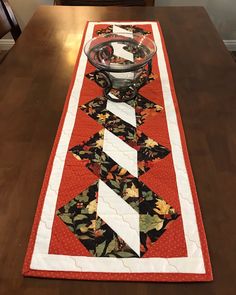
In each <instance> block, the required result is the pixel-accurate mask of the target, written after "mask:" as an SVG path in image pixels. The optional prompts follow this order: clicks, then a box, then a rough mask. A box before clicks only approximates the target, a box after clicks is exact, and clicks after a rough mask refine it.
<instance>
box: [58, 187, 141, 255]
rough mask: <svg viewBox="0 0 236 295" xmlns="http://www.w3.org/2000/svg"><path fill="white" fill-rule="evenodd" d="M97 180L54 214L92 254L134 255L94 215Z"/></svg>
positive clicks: (121, 240)
mask: <svg viewBox="0 0 236 295" xmlns="http://www.w3.org/2000/svg"><path fill="white" fill-rule="evenodd" d="M97 194H98V181H96V182H95V183H94V184H93V185H91V186H90V187H89V188H88V189H86V190H85V191H83V192H82V193H81V194H79V195H78V196H77V197H75V198H74V199H73V200H71V201H70V202H69V203H68V204H66V205H65V206H63V207H61V208H60V209H58V210H57V216H58V217H59V218H60V219H61V220H62V221H63V222H64V223H65V225H66V226H67V227H68V229H69V230H70V231H71V232H73V233H74V234H75V236H76V237H77V238H78V239H79V240H80V242H81V243H82V244H83V245H84V246H85V248H86V249H87V250H88V251H89V252H90V253H91V255H93V256H96V257H127V258H128V257H138V255H137V254H136V253H135V252H134V251H133V250H132V249H131V248H130V247H129V246H128V245H127V244H126V243H125V242H124V240H123V239H121V237H119V236H118V235H117V234H116V233H115V232H114V231H113V230H112V229H111V228H110V227H109V226H108V225H107V224H106V223H105V222H104V221H103V220H102V219H101V218H100V217H98V216H97Z"/></svg>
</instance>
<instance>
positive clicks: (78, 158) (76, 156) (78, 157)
mask: <svg viewBox="0 0 236 295" xmlns="http://www.w3.org/2000/svg"><path fill="white" fill-rule="evenodd" d="M72 155H73V156H74V157H75V158H76V159H77V160H81V158H80V156H78V155H76V154H74V153H72Z"/></svg>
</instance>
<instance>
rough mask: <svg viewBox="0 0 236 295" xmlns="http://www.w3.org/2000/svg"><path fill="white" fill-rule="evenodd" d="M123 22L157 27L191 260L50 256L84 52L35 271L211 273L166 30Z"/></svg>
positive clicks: (59, 149)
mask: <svg viewBox="0 0 236 295" xmlns="http://www.w3.org/2000/svg"><path fill="white" fill-rule="evenodd" d="M96 24H101V23H100V22H99V23H89V25H88V28H87V32H86V36H85V43H86V42H87V41H88V40H89V39H91V38H92V33H93V29H94V25H96ZM104 24H117V22H106V23H104ZM119 24H126V25H128V24H130V25H142V24H150V25H152V30H153V35H154V39H155V43H156V45H157V55H158V66H159V70H160V78H161V83H162V90H163V97H164V102H165V111H166V118H167V124H168V131H169V136H170V141H171V150H172V155H173V160H174V169H175V173H176V180H177V187H178V192H179V196H180V199H179V201H180V205H181V210H182V212H181V214H182V218H183V225H184V234H185V239H186V243H187V252H188V257H179V258H127V259H125V258H117V259H116V258H102V257H99V258H96V257H82V256H69V255H54V254H48V248H49V244H50V239H51V233H52V224H53V219H54V214H55V209H56V201H57V195H58V190H59V187H60V182H61V177H62V172H63V169H64V162H65V157H66V153H67V148H68V144H69V141H70V138H71V133H72V129H73V125H74V121H75V118H76V110H77V106H78V104H79V97H80V90H81V86H82V82H83V78H84V73H85V66H86V63H87V58H86V56H85V54H84V53H83V52H82V55H81V57H80V62H79V66H78V70H77V73H76V79H75V83H74V86H73V89H72V93H71V97H70V101H69V106H68V112H67V114H66V117H65V122H64V125H63V129H62V133H61V137H60V141H59V145H58V147H57V150H56V155H55V159H54V162H53V166H52V171H51V175H50V178H49V185H48V188H47V192H46V196H45V201H44V205H43V210H42V215H41V221H40V223H39V227H38V230H37V235H36V243H35V246H34V251H33V255H32V260H31V265H30V267H31V269H35V270H54V271H90V272H114V273H116V272H123V273H126V272H128V273H132V272H134V273H142V272H146V273H148V272H149V273H155V272H159V273H161V272H165V273H195V274H200V273H201V274H202V273H205V267H204V262H203V257H202V251H201V248H200V242H199V233H198V228H197V223H196V217H195V210H194V205H193V200H192V194H191V189H190V184H189V179H188V174H187V171H186V166H185V162H184V157H183V150H182V145H181V140H180V134H179V129H178V123H177V118H176V114H175V108H174V102H173V98H172V94H171V90H170V82H169V77H168V72H167V68H166V62H165V57H164V52H163V48H162V43H161V37H160V32H159V30H158V27H157V24H156V23H155V22H130V23H127V22H123V23H122V22H121V23H119Z"/></svg>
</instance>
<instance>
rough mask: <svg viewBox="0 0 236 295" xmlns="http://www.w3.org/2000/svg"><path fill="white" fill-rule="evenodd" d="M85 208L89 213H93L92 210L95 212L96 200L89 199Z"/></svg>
mask: <svg viewBox="0 0 236 295" xmlns="http://www.w3.org/2000/svg"><path fill="white" fill-rule="evenodd" d="M86 208H87V209H88V213H89V214H93V213H94V212H96V210H97V202H96V200H93V201H91V202H90V203H89V204H88V205H87V207H86Z"/></svg>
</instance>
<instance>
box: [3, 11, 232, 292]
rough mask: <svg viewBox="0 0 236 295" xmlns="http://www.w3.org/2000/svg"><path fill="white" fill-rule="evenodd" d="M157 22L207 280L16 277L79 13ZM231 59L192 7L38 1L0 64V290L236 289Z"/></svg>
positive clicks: (76, 39)
mask: <svg viewBox="0 0 236 295" xmlns="http://www.w3.org/2000/svg"><path fill="white" fill-rule="evenodd" d="M157 19H158V20H159V21H160V23H161V26H162V30H163V33H164V37H165V42H166V46H167V51H168V54H169V58H170V64H171V67H172V73H173V78H174V83H175V87H176V92H177V97H178V100H179V105H180V110H181V114H182V119H183V124H184V129H185V133H186V140H187V144H188V150H189V155H190V160H191V164H192V168H193V174H194V177H195V181H196V186H197V190H198V195H199V201H200V205H201V209H202V214H203V220H204V225H205V230H206V234H207V239H208V244H209V250H210V256H211V261H212V266H213V273H214V281H213V282H210V283H139V282H136V283H129V282H93V281H90V282H86V281H66V280H53V279H37V278H23V277H22V275H21V269H22V264H23V260H24V256H25V252H26V248H27V244H28V239H29V235H30V231H31V227H32V223H33V218H34V214H35V209H36V206H37V200H38V197H39V193H40V188H41V185H42V181H43V177H44V172H45V169H46V165H47V161H48V158H49V155H50V151H51V148H52V144H53V141H54V137H55V134H56V130H57V126H58V122H59V119H60V116H61V112H62V109H63V104H64V101H65V97H66V94H67V90H68V87H69V83H70V79H71V75H72V71H73V67H74V63H75V59H76V56H77V53H78V50H79V47H80V41H81V38H82V33H83V29H84V26H85V23H86V21H87V20H96V21H97V20H103V21H104V20H139V21H140V20H157ZM235 114H236V64H235V62H234V60H233V59H232V57H231V55H230V54H229V53H228V52H227V50H226V48H225V46H224V44H223V42H222V41H221V40H220V38H219V36H218V34H217V32H216V30H215V28H214V27H213V25H212V23H211V21H210V20H209V17H208V15H207V14H206V12H205V10H204V9H203V8H199V7H198V8H197V7H188V8H187V7H186V8H184V7H182V8H181V7H178V8H177V7H176V8H175V7H169V8H153V7H137V8H133V7H132V8H121V7H113V8H108V7H99V8H98V7H76V8H75V7H59V6H58V7H46V6H43V7H40V8H39V9H38V10H37V12H36V14H35V15H34V16H33V18H32V19H31V21H30V23H29V24H28V26H27V27H26V29H25V31H24V32H23V34H22V35H21V36H20V38H19V39H18V40H17V42H16V45H15V46H14V48H13V49H12V50H11V52H10V53H9V54H8V56H7V58H6V59H5V60H4V62H3V63H2V64H1V65H0V140H1V142H0V294H1V295H5V294H7V295H8V294H17V295H21V294H24V295H31V294H33V295H39V294H40V295H41V294H44V295H62V294H104V295H110V294H112V295H116V294H117V295H118V294H119V295H120V294H122V295H130V294H137V295H147V294H150V295H151V294H152V295H153V294H187V295H188V294H191V295H196V294H207V295H215V294H217V295H218V294H220V295H221V294H222V295H223V294H224V295H233V294H236V280H235V273H236V267H235V265H236V263H235V262H236V251H235V250H236V233H235V226H236V221H235V218H236V217H235V208H236V190H235V184H236V152H235V151H236V133H235V128H236V115H235Z"/></svg>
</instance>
